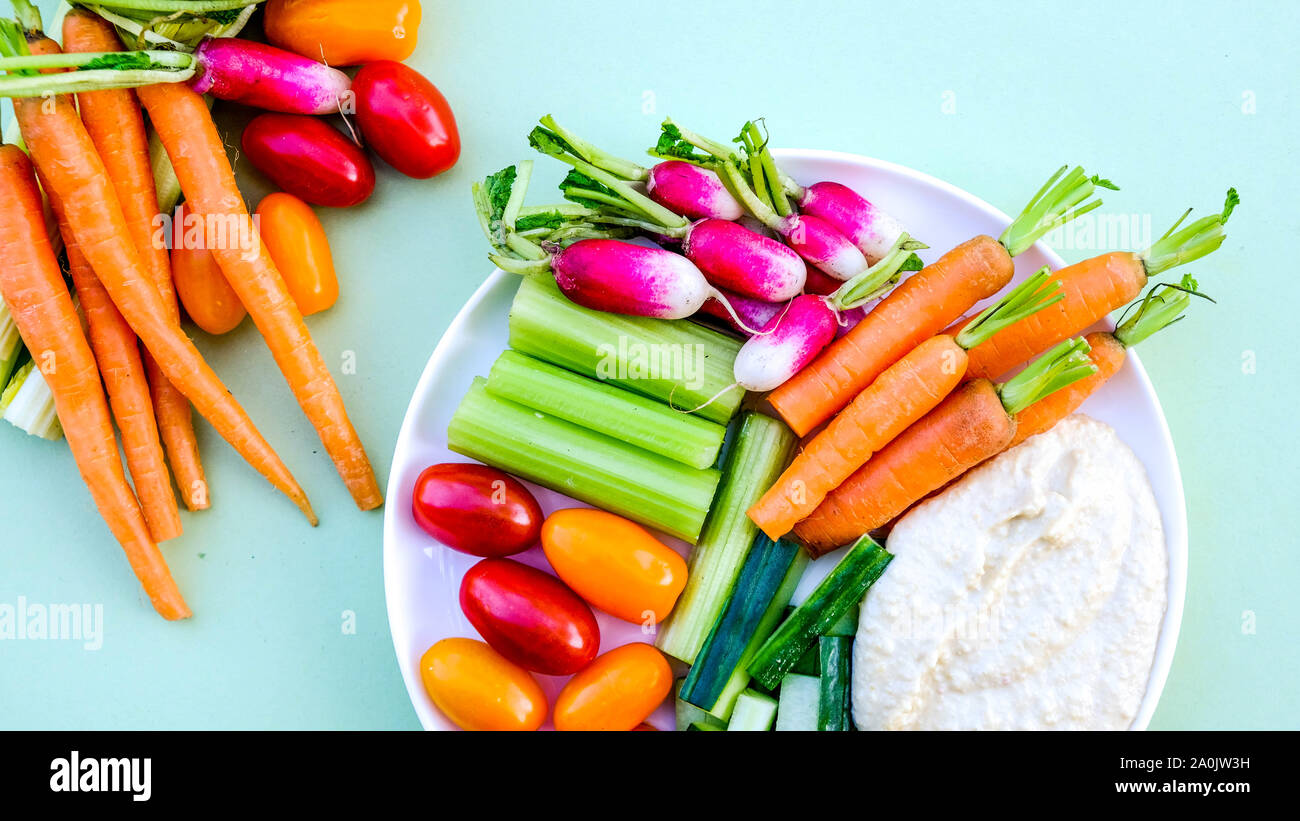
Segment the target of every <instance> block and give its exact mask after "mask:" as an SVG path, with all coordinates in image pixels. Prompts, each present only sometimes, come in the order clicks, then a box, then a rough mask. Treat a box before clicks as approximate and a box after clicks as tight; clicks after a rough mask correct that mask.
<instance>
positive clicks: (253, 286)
mask: <svg viewBox="0 0 1300 821" xmlns="http://www.w3.org/2000/svg"><path fill="white" fill-rule="evenodd" d="M136 93H137V94H138V95H139V97H140V102H141V103H142V104H143V105H144V107H145V110H146V111H147V112H148V113H149V119H150V121H151V122H152V123H153V127H154V130H155V131H157V132H158V136H159V137H160V138H161V139H162V143H163V146H164V147H165V148H166V149H167V156H169V157H170V158H171V160H172V164H173V165H174V166H175V168H176V176H177V177H178V178H179V179H180V181H181V190H183V191H184V192H185V198H186V201H187V202H188V203H189V205H190V207H191V208H192V209H193V211H194V213H196V214H199V215H202V216H204V217H209V216H210V217H214V218H220V219H226V220H234V221H235V224H237V225H248V226H250V227H249V233H250V235H251V239H252V240H253V244H254V245H255V246H256V248H251V249H244V248H237V247H226V248H214V249H212V253H213V255H214V256H216V258H217V263H218V264H219V265H220V266H221V270H222V271H223V272H225V275H226V280H227V281H228V282H229V283H230V286H231V287H232V288H234V289H235V293H236V294H238V295H239V299H240V301H241V302H243V303H244V307H245V308H246V309H248V313H249V316H251V317H252V318H253V322H254V323H255V324H256V325H257V329H258V330H259V331H261V333H262V336H263V337H265V339H266V344H267V347H269V348H270V349H271V355H272V356H273V357H274V358H275V361H276V364H278V365H279V366H280V371H281V372H282V373H283V374H284V377H285V380H286V381H287V382H288V383H289V387H290V388H291V389H292V390H293V393H294V396H296V397H297V399H298V404H299V405H301V406H302V409H303V411H304V413H306V415H307V418H308V419H309V420H310V421H311V423H312V425H313V426H314V427H315V428H316V432H317V433H318V434H319V436H320V438H321V442H322V443H323V444H324V445H325V449H326V451H328V452H329V455H330V457H331V458H332V459H333V460H334V464H335V467H336V468H337V469H338V472H339V475H340V476H342V477H343V482H344V484H346V485H347V487H348V490H349V491H350V492H351V493H352V498H353V499H354V500H355V501H356V503H357V506H358V507H359V508H361V509H362V510H371V509H373V508H376V507H378V506H379V505H381V504H383V501H384V497H383V494H382V493H381V492H380V490H379V484H378V482H376V481H375V473H374V470H373V469H372V468H371V466H370V460H369V459H368V458H367V457H366V451H365V448H364V447H363V446H362V445H361V440H360V438H359V437H358V436H357V432H356V430H355V429H354V428H353V427H352V422H351V420H349V419H348V412H347V408H345V407H344V405H343V398H342V397H341V396H340V395H339V391H338V386H337V385H335V384H334V378H333V377H332V376H330V372H329V369H328V368H327V367H325V361H324V360H323V359H322V358H321V355H320V351H318V350H317V349H316V345H315V343H314V342H312V338H311V334H310V333H309V332H308V331H307V325H306V323H304V322H303V319H302V313H301V312H300V311H299V310H298V307H297V305H295V304H294V301H293V297H292V296H290V294H289V290H288V288H287V287H286V286H285V283H284V278H283V277H281V276H280V272H279V271H277V270H276V267H275V263H274V262H273V261H272V260H271V255H270V254H269V253H268V251H267V249H266V247H265V245H264V244H263V243H262V242H261V239H260V237H259V236H258V234H257V229H256V227H255V226H253V223H252V218H251V217H250V216H249V214H248V209H247V208H245V206H244V200H243V197H242V196H241V195H240V193H239V188H238V187H237V186H236V185H235V174H234V171H233V170H232V169H231V167H230V160H229V159H228V158H227V157H226V148H225V144H224V143H223V142H222V140H221V135H220V134H218V133H217V127H216V125H215V124H214V123H213V122H212V115H211V114H210V113H209V112H208V107H207V105H205V104H204V102H203V97H202V96H201V95H200V94H198V93H197V92H195V91H193V90H192V89H190V88H189V87H188V86H186V85H185V84H183V83H163V84H161V85H153V86H142V87H141V88H138V89H136Z"/></svg>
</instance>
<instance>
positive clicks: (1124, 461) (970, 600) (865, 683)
mask: <svg viewBox="0 0 1300 821" xmlns="http://www.w3.org/2000/svg"><path fill="white" fill-rule="evenodd" d="M887 548H888V549H889V551H890V552H891V553H893V554H894V556H895V558H894V560H893V562H891V563H890V565H889V568H888V569H887V570H886V571H885V574H884V576H882V577H881V579H880V580H879V581H878V582H876V584H875V585H874V586H873V587H872V588H871V590H870V591H869V592H868V594H867V596H866V598H865V599H864V601H863V605H862V614H861V618H860V620H859V623H858V635H857V641H856V642H855V644H854V648H853V719H854V721H855V722H856V724H857V725H858V727H859V728H860V729H863V730H878V729H888V730H898V729H1034V728H1043V729H1125V728H1127V727H1128V726H1129V725H1130V724H1131V723H1132V721H1133V717H1134V715H1135V714H1136V713H1137V709H1138V705H1139V704H1140V703H1141V701H1142V696H1143V694H1144V693H1145V691H1146V686H1147V679H1148V677H1149V675H1150V672H1151V664H1152V658H1153V656H1154V653H1155V646H1156V639H1157V637H1158V635H1159V632H1160V625H1161V622H1162V620H1163V618H1164V612H1165V604H1166V598H1167V590H1166V583H1167V575H1168V559H1167V554H1166V548H1165V539H1164V529H1163V528H1162V526H1161V523H1160V512H1159V510H1158V509H1157V508H1156V503H1155V498H1154V496H1153V495H1152V493H1151V486H1150V484H1149V483H1148V481H1147V476H1146V470H1145V469H1144V468H1143V466H1142V464H1141V463H1140V462H1139V461H1138V459H1137V457H1136V456H1134V454H1133V451H1132V450H1130V449H1129V447H1128V446H1127V445H1125V444H1124V443H1123V442H1122V441H1120V439H1119V437H1118V436H1117V435H1116V434H1115V431H1114V430H1112V429H1111V428H1110V427H1109V426H1108V425H1105V424H1103V423H1101V422H1098V421H1095V420H1093V419H1090V418H1088V417H1086V416H1081V415H1075V416H1071V417H1069V418H1068V419H1065V420H1063V421H1062V422H1061V423H1059V424H1058V425H1057V426H1056V427H1055V428H1053V429H1051V430H1050V431H1048V432H1046V433H1044V434H1041V435H1038V436H1034V437H1031V438H1029V439H1028V440H1026V441H1025V442H1024V443H1023V444H1021V445H1019V446H1017V447H1015V448H1013V449H1011V450H1009V451H1007V452H1006V453H1004V454H1002V455H1001V456H998V457H997V458H995V459H993V460H991V461H989V462H988V463H986V464H984V465H982V466H980V467H978V468H976V469H975V470H973V471H971V472H970V473H969V474H967V475H966V476H965V477H964V478H963V479H962V480H961V481H959V482H958V483H956V484H955V485H953V486H952V487H951V488H949V489H948V490H947V491H945V492H944V493H942V494H940V495H939V496H936V497H935V498H933V499H931V500H930V501H928V502H925V503H924V504H922V505H920V506H918V507H917V508H916V509H914V510H913V511H912V512H911V513H909V514H907V516H905V517H904V518H903V519H902V520H900V521H899V522H898V524H897V525H895V527H894V529H893V532H892V533H891V534H890V537H889V540H888V542H887Z"/></svg>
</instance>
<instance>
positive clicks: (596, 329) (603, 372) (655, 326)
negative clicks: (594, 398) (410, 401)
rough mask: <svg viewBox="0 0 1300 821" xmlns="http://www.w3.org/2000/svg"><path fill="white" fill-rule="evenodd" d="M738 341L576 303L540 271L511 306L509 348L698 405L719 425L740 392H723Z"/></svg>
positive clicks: (681, 323) (680, 404)
mask: <svg viewBox="0 0 1300 821" xmlns="http://www.w3.org/2000/svg"><path fill="white" fill-rule="evenodd" d="M740 345H741V342H740V340H738V339H735V338H733V337H730V336H727V335H726V334H723V333H719V332H718V331H715V330H712V329H710V328H705V327H703V326H702V325H697V324H696V323H694V322H690V321H688V320H683V319H678V320H668V319H649V318H646V317H638V316H623V315H621V314H611V313H605V312H603V311H593V310H590V309H588V308H583V307H582V306H580V305H577V304H575V303H573V302H570V301H569V300H568V298H567V297H565V296H564V295H563V294H561V293H560V289H559V288H558V287H557V286H556V284H555V281H554V280H553V279H551V278H550V277H546V276H528V277H524V280H523V282H521V283H520V285H519V292H518V294H516V295H515V301H514V305H512V306H511V308H510V347H512V348H514V349H515V350H518V351H521V352H523V353H526V354H528V355H530V356H535V357H537V358H539V359H544V360H546V361H547V362H550V363H552V364H554V365H559V366H560V367H562V368H567V369H569V370H571V371H574V372H576V373H580V374H582V375H583V376H590V377H593V378H595V379H600V380H602V381H607V382H612V383H613V384H615V385H618V386H620V387H623V388H627V389H628V390H631V391H635V392H637V393H639V394H642V395H643V396H648V397H650V398H651V399H657V400H659V401H660V402H667V403H669V404H671V405H672V406H673V407H676V408H684V409H690V408H697V407H699V406H700V405H704V407H702V408H699V410H698V411H696V413H698V415H700V416H702V417H704V418H705V419H709V420H711V421H714V422H720V423H725V422H726V421H727V420H729V419H730V418H731V417H732V416H734V415H735V413H736V409H737V408H739V407H740V401H741V399H743V398H744V391H742V390H741V389H739V388H734V387H733V388H731V389H730V390H727V388H728V387H729V386H731V385H732V384H733V383H734V382H735V377H734V376H733V375H732V365H733V363H734V362H735V360H736V353H737V351H739V350H740ZM724 391H725V392H724ZM720 393H721V395H720V396H719V395H718V394H720ZM714 397H716V398H714ZM710 399H713V401H712V402H710V401H709V400H710ZM705 403H708V404H705Z"/></svg>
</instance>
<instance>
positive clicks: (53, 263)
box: [0, 2, 383, 619]
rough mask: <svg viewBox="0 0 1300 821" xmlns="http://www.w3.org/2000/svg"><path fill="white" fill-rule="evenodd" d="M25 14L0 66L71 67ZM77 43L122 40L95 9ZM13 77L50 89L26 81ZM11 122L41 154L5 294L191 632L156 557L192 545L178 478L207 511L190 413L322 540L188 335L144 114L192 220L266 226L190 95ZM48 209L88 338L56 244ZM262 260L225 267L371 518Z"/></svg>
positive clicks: (7, 166)
mask: <svg viewBox="0 0 1300 821" xmlns="http://www.w3.org/2000/svg"><path fill="white" fill-rule="evenodd" d="M14 5H15V8H16V9H17V10H18V12H19V18H20V22H18V23H16V22H14V21H8V20H6V21H0V53H3V56H4V57H6V58H19V57H25V56H28V55H41V54H54V53H57V52H58V51H59V50H60V47H59V45H58V44H57V43H55V42H54V41H53V40H51V39H49V38H47V37H45V36H44V34H43V33H42V32H41V31H40V28H41V23H40V17H39V14H38V13H37V12H36V10H35V8H34V7H32V6H31V5H30V4H29V3H26V2H15V3H14ZM62 34H63V41H64V42H63V47H64V48H66V49H67V50H68V51H77V52H103V51H118V50H121V43H120V41H119V40H118V37H117V34H116V32H115V31H114V29H113V27H112V25H111V24H109V23H107V22H106V21H105V20H103V19H102V18H100V17H99V16H98V15H96V14H94V13H93V12H90V11H85V10H80V9H78V10H74V11H73V12H71V13H70V14H68V15H67V17H66V18H65V20H64V24H63V32H62ZM10 74H19V75H22V76H24V77H30V78H38V76H39V75H38V72H37V71H36V70H34V69H29V68H18V69H13V68H11V69H10ZM25 93H26V92H25ZM142 108H143V111H142ZM14 110H15V115H16V118H17V121H18V124H19V127H20V130H21V134H22V139H23V142H24V143H25V145H26V149H27V151H29V152H30V157H29V156H28V154H26V153H24V151H23V150H22V149H21V148H20V147H18V146H15V145H3V146H0V258H2V259H3V260H4V264H3V266H0V295H3V298H4V300H5V302H6V303H7V305H8V307H9V310H10V312H11V314H12V315H13V318H14V322H15V324H16V325H17V327H18V330H19V333H20V334H21V336H22V339H23V342H24V344H25V345H26V346H27V348H28V350H30V351H31V352H32V355H33V359H34V360H36V361H38V362H40V367H41V371H42V374H43V375H44V378H45V380H46V381H47V382H48V384H49V387H50V390H51V392H52V393H53V396H54V402H55V407H56V409H57V412H58V416H59V421H60V423H61V425H62V427H63V429H64V433H65V435H66V437H67V441H68V445H69V448H70V450H71V451H72V455H73V458H74V459H75V460H76V463H77V466H78V468H79V470H80V472H81V474H82V477H83V479H84V480H85V482H86V485H87V487H88V488H89V490H90V492H91V496H92V498H93V499H94V501H95V504H96V505H97V507H98V509H99V511H100V513H101V515H102V516H103V518H104V520H105V521H106V522H107V524H108V526H109V529H110V530H111V531H112V533H113V535H114V537H115V538H116V539H117V540H118V542H119V543H120V544H121V545H122V547H123V549H124V550H125V552H126V554H127V558H128V560H129V561H130V564H131V566H132V569H133V570H134V571H135V573H136V575H137V577H138V578H139V580H140V582H141V584H142V585H143V587H144V589H145V591H146V593H147V594H148V595H149V597H150V600H151V601H152V602H153V605H154V607H155V608H156V609H157V611H158V612H159V613H160V614H161V615H162V616H163V617H164V618H167V619H179V618H185V617H188V616H189V615H190V610H189V608H188V606H187V605H186V604H185V601H184V599H183V598H182V597H181V594H180V592H179V590H178V589H177V587H176V584H175V582H174V580H173V579H172V577H171V575H170V572H169V571H168V568H167V564H166V561H165V560H164V558H163V556H162V554H161V552H160V551H159V549H158V542H161V541H165V540H168V539H172V538H175V537H177V536H179V535H180V532H181V522H180V517H179V513H178V506H177V502H176V498H175V496H174V494H173V492H172V487H171V477H172V474H174V475H175V478H176V481H177V485H178V486H179V487H180V489H181V493H182V499H183V500H184V503H185V504H186V506H187V507H188V508H190V509H191V510H197V509H202V508H204V507H207V506H208V504H209V494H208V489H207V484H206V481H205V479H204V474H203V468H202V463H201V461H200V457H199V452H198V448H197V444H196V440H195V436H194V429H193V425H192V422H191V407H193V408H195V409H197V410H198V412H199V413H200V415H202V416H203V417H204V418H205V419H207V420H208V421H209V422H210V423H211V424H212V425H213V427H214V428H215V429H216V430H217V432H218V433H219V434H221V436H222V437H223V438H224V439H226V441H227V442H229V443H230V444H231V446H233V447H234V448H235V450H236V451H238V452H239V454H240V455H241V456H243V457H244V459H245V460H246V461H247V462H248V463H249V464H250V465H252V466H253V467H254V468H255V469H256V470H257V471H258V472H259V473H261V474H262V475H263V476H264V477H265V478H266V479H267V480H268V481H270V482H271V484H272V485H273V486H274V487H275V488H276V489H278V490H279V491H281V492H282V493H284V494H285V495H286V496H288V497H289V498H290V499H291V500H292V501H293V502H294V504H296V505H297V506H298V507H299V509H300V510H301V511H302V512H303V514H304V515H305V516H306V517H307V518H308V520H309V521H310V522H311V523H312V524H313V525H315V524H316V522H317V519H316V515H315V513H314V512H313V510H312V507H311V504H310V502H309V501H308V499H307V496H306V494H305V493H304V492H303V490H302V488H301V487H300V486H299V485H298V482H297V481H296V480H295V479H294V477H293V475H292V474H291V473H290V472H289V469H288V468H287V467H286V466H285V465H284V463H283V462H282V461H281V460H280V458H279V456H278V455H277V454H276V453H275V451H274V450H273V449H272V447H271V446H270V444H269V443H268V442H267V441H266V440H265V439H264V438H263V437H262V435H261V434H260V433H259V432H258V430H257V428H256V427H255V426H254V424H253V422H252V420H251V419H249V417H248V415H247V413H245V411H244V409H243V408H242V407H241V406H240V405H239V403H238V401H237V400H236V399H235V398H234V396H232V395H231V394H230V392H229V391H228V390H227V389H226V387H225V385H223V384H222V382H221V380H220V379H219V378H218V376H217V375H216V374H215V373H214V372H213V370H212V369H211V368H210V367H209V366H208V364H207V363H206V362H205V361H204V359H203V356H202V355H201V354H200V353H199V351H198V349H197V348H195V346H194V344H193V343H192V342H191V341H190V339H189V338H188V337H187V336H186V334H185V333H184V331H183V330H182V329H181V325H180V314H179V310H178V307H177V302H176V295H175V290H174V288H173V283H172V274H171V270H170V267H169V259H168V255H167V252H166V249H165V248H164V247H162V246H161V245H159V244H156V243H155V242H154V240H153V236H154V231H155V225H156V223H155V220H156V218H157V216H158V214H159V206H158V197H157V192H156V190H155V185H154V178H153V174H152V171H151V167H150V162H149V151H148V139H147V132H146V129H145V120H144V114H145V113H146V112H147V114H148V118H149V122H150V123H151V124H152V126H153V129H154V131H155V132H156V133H157V135H158V137H159V138H160V139H161V142H162V145H163V147H164V148H165V149H166V152H167V155H168V157H169V158H170V160H171V162H172V164H173V166H174V167H175V170H176V175H177V177H178V179H179V180H180V185H181V189H182V191H183V193H184V195H185V197H186V200H187V207H188V208H189V209H190V210H191V212H193V213H196V214H198V215H200V216H202V217H205V218H218V219H227V220H237V221H239V222H238V224H241V225H248V226H250V230H251V231H252V232H253V236H254V238H256V233H255V232H256V228H255V227H254V226H253V223H252V220H251V218H250V217H249V214H248V211H247V209H246V207H245V205H244V201H243V198H242V196H241V195H240V192H239V189H238V188H237V187H236V184H235V177H234V173H233V171H232V169H231V166H230V162H229V160H228V158H227V156H226V152H225V147H224V144H223V141H222V139H221V137H220V135H219V133H218V131H217V128H216V125H215V124H214V123H213V121H212V118H211V115H210V113H209V110H208V106H207V104H206V103H205V102H204V100H203V98H202V96H201V95H199V94H198V93H196V92H195V91H193V90H191V89H190V88H189V87H187V86H186V85H184V84H181V83H165V84H159V85H152V86H144V87H141V88H139V89H136V90H134V91H132V90H130V89H118V88H112V87H108V88H104V89H103V90H91V91H85V92H81V93H78V94H76V95H75V97H74V96H73V95H66V94H65V95H47V96H44V97H42V96H23V97H16V98H15V99H14ZM46 202H48V204H49V206H50V208H51V209H52V210H53V212H54V215H55V217H56V218H57V221H58V229H59V233H60V235H61V237H62V240H63V243H64V246H65V248H66V252H67V259H68V265H69V269H70V273H71V277H72V282H73V286H74V288H75V290H76V296H77V298H79V300H80V303H81V306H82V308H83V310H84V313H85V320H86V327H87V331H88V336H89V338H87V332H84V331H83V328H82V323H81V318H80V316H79V315H78V313H77V309H76V307H75V304H74V301H73V295H72V294H71V293H70V292H69V290H68V286H67V284H66V282H65V280H64V278H63V274H62V271H61V268H60V264H59V260H58V257H57V254H56V252H55V249H54V246H53V244H52V243H51V240H50V237H49V235H48V233H47V226H46V223H45V205H46ZM255 247H256V249H257V252H256V253H255V254H249V253H248V252H247V251H246V250H243V249H239V248H228V249H214V250H213V253H214V256H215V257H216V261H217V263H218V265H219V266H220V269H221V272H222V274H223V275H224V277H225V279H226V280H227V281H228V282H229V284H230V286H231V287H232V289H233V290H234V292H235V294H236V295H237V296H238V298H239V300H240V302H241V303H242V304H243V306H244V308H246V309H247V311H248V313H249V314H250V315H251V316H252V317H253V320H254V322H255V324H256V325H257V328H258V330H259V331H260V332H261V334H262V335H263V337H264V338H265V339H266V342H267V345H268V347H269V348H270V350H271V352H272V354H273V356H274V359H275V361H276V363H277V364H278V365H279V367H280V369H281V371H282V372H283V374H284V377H285V379H286V381H287V382H288V383H289V386H290V387H291V389H292V390H293V392H294V395H295V397H296V398H297V399H298V402H299V404H300V405H301V406H302V409H303V411H304V412H305V413H306V415H307V417H308V419H309V420H310V421H311V423H312V425H313V426H314V427H315V428H316V430H317V433H318V434H319V436H320V439H321V441H322V443H323V444H324V446H325V448H326V450H327V452H328V453H329V455H330V457H331V458H332V459H333V461H334V463H335V465H336V467H337V469H338V471H339V474H340V475H341V476H342V478H343V480H344V482H345V484H346V485H347V487H348V489H349V491H350V492H351V494H352V496H353V498H354V500H355V501H356V503H357V506H358V507H359V508H361V509H362V510H370V509H373V508H376V507H378V506H379V505H380V504H382V501H383V497H382V493H381V492H380V489H379V485H378V483H377V481H376V479H375V475H374V471H373V469H372V468H371V466H370V462H369V460H368V459H367V457H366V453H365V449H364V448H363V446H362V444H361V441H360V439H359V438H358V436H357V434H356V431H355V430H354V428H353V426H352V423H351V422H350V421H349V419H348V414H347V410H346V408H345V407H344V404H343V400H342V397H341V396H340V395H339V391H338V389H337V387H336V385H335V383H334V380H333V378H332V377H331V375H330V373H329V371H328V369H327V368H326V366H325V363H324V360H323V359H322V358H321V355H320V352H319V351H318V350H317V348H316V346H315V344H314V343H313V342H312V339H311V335H310V333H309V332H308V330H307V327H306V325H305V324H304V322H303V318H302V314H301V313H300V311H299V309H298V307H297V306H296V304H295V303H294V300H293V299H292V297H291V296H290V294H289V291H288V289H287V288H286V285H285V282H284V279H283V278H282V277H281V275H280V273H279V272H278V271H277V269H276V267H275V264H274V262H273V261H272V260H271V257H270V256H269V254H268V253H267V251H266V249H265V248H264V247H263V245H262V243H261V242H260V241H258V242H256V243H255ZM105 391H107V399H106V398H105ZM113 420H116V422H117V426H118V429H119V430H120V431H121V433H122V441H123V444H124V452H125V455H126V461H127V467H128V469H129V470H130V473H131V478H132V480H133V483H134V486H135V487H134V490H132V487H131V486H130V485H129V484H128V483H127V481H126V476H125V472H124V471H123V468H122V464H121V461H120V459H119V456H118V447H117V441H116V437H115V434H114V431H113ZM164 454H165V455H164ZM169 462H170V466H171V469H170V471H169V470H168V463H169Z"/></svg>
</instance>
